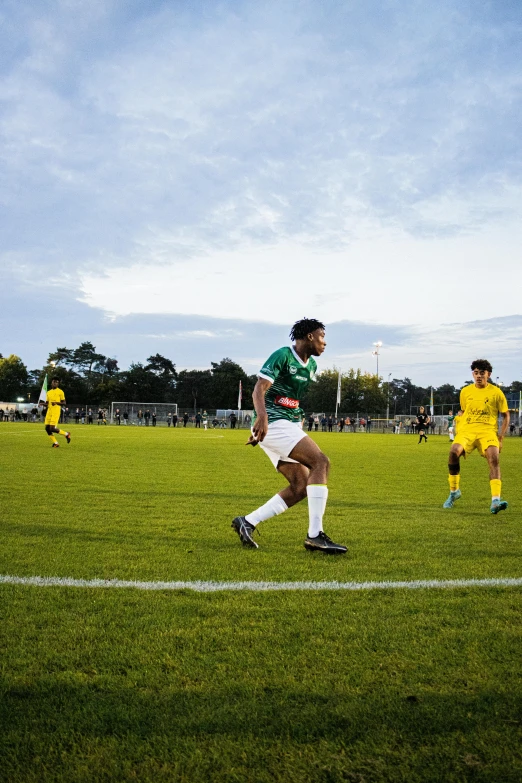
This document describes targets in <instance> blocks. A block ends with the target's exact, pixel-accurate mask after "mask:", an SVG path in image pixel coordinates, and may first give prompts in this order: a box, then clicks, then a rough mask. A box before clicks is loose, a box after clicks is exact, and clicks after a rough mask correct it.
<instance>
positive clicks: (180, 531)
mask: <svg viewBox="0 0 522 783" xmlns="http://www.w3.org/2000/svg"><path fill="white" fill-rule="evenodd" d="M0 432H1V433H2V435H4V440H3V442H4V449H3V451H2V452H1V454H0V468H1V475H2V476H3V480H2V482H1V487H0V508H1V516H2V520H1V525H2V547H1V551H0V573H1V574H13V575H17V576H32V575H38V576H68V577H75V578H88V579H91V578H120V579H136V580H196V579H197V580H227V581H236V580H263V581H264V580H275V581H283V580H284V581H294V580H295V581H297V580H299V581H301V580H314V581H325V580H327V581H331V580H338V581H343V582H344V581H368V580H413V579H434V578H436V579H455V578H485V577H490V578H494V577H518V576H520V549H521V546H520V545H521V539H522V533H521V526H520V512H519V509H520V508H521V506H522V502H521V501H522V498H521V494H522V490H521V488H520V483H519V478H518V477H519V467H518V466H519V465H520V458H521V456H522V439H520V440H519V439H517V438H513V439H508V440H507V442H506V445H505V448H504V451H503V453H502V468H503V474H504V482H503V496H504V497H506V498H507V499H508V500H509V502H510V508H509V510H508V511H507V512H506V513H505V514H501V515H499V516H497V517H494V516H491V515H490V514H489V483H488V479H487V466H486V463H485V461H484V460H482V459H480V458H479V457H478V456H477V455H473V456H472V457H471V458H470V459H468V460H467V461H466V463H464V464H463V471H462V472H463V478H462V490H463V497H462V500H461V501H459V503H458V504H457V506H456V507H455V508H454V509H453V510H451V511H444V510H443V509H442V502H443V501H444V499H445V497H446V496H447V491H448V484H447V452H448V446H449V444H448V442H447V440H446V439H445V438H442V437H432V438H430V439H429V441H428V444H422V445H417V439H416V438H415V437H409V436H405V435H401V436H399V437H396V436H392V435H388V436H380V435H369V436H368V435H364V434H361V435H353V434H343V435H339V434H338V433H332V434H323V433H317V434H314V438H315V439H316V440H317V442H318V443H319V444H320V445H321V447H322V448H323V449H324V451H325V452H326V453H327V454H328V455H329V456H330V458H331V460H332V473H331V481H330V499H329V502H328V507H327V516H326V519H325V529H326V530H327V532H328V533H329V534H330V535H331V536H332V537H333V538H334V539H335V540H339V541H342V542H343V543H346V544H347V545H348V546H349V553H348V555H347V556H346V557H341V558H327V557H324V556H321V555H317V554H311V553H308V552H306V551H305V550H304V548H303V546H302V542H303V539H304V536H305V534H306V526H307V509H306V504H300V506H298V507H296V508H294V509H291V510H290V511H288V512H287V513H286V514H285V515H284V516H281V517H277V518H275V519H273V520H271V521H269V522H267V523H265V524H263V525H262V526H261V531H260V536H259V538H258V541H259V544H260V549H259V550H258V551H249V550H243V549H242V547H241V546H240V544H239V541H238V539H237V536H236V535H235V534H234V533H233V531H232V530H231V529H230V521H231V519H232V517H234V516H235V515H237V514H239V513H247V512H248V511H250V510H252V509H253V508H255V507H257V506H258V505H260V504H261V503H263V502H264V501H265V500H266V499H267V498H268V497H270V496H272V495H273V494H274V493H275V492H276V491H277V490H278V489H279V488H280V486H282V484H281V479H280V477H279V476H278V475H277V474H276V472H275V471H274V470H273V468H272V466H271V464H270V463H269V461H268V459H267V458H266V457H265V456H264V455H263V454H262V452H261V451H260V450H259V449H251V448H245V447H244V445H243V444H244V441H245V440H246V436H245V433H244V432H230V431H225V432H223V431H221V432H219V431H218V432H216V431H209V432H204V431H196V430H185V431H183V430H179V429H178V430H176V431H172V430H167V429H159V428H158V429H152V428H149V429H145V428H143V429H137V428H135V427H132V428H124V427H119V428H117V427H110V428H109V427H103V428H102V427H97V426H94V427H87V426H76V427H74V429H72V433H73V442H72V444H71V445H70V446H66V445H65V442H64V441H63V439H60V443H61V448H60V449H56V450H51V448H50V447H49V441H48V439H47V438H46V436H45V433H44V431H43V429H42V427H41V426H37V425H24V424H17V425H11V424H2V425H1V429H0ZM520 596H521V591H520V590H519V589H513V588H510V589H498V588H487V589H485V588H473V589H469V588H467V589H459V590H451V591H448V590H421V591H407V590H398V591H392V590H382V591H377V592H366V593H344V592H324V593H307V592H304V593H291V592H282V593H271V594H266V593H215V594H211V595H209V594H196V593H193V592H191V591H178V592H168V591H160V592H140V591H135V590H109V589H103V590H89V589H83V590H82V589H75V588H36V587H27V586H13V585H3V586H1V587H0V612H1V620H2V622H1V632H0V641H1V649H0V674H1V682H0V687H1V707H0V710H1V712H0V720H1V722H2V728H3V731H2V732H0V780H4V779H5V780H6V781H9V783H11V781H13V782H18V781H38V782H40V781H44V782H45V783H47V781H60V782H63V783H65V782H67V783H74V782H75V781H86V782H87V781H89V782H90V781H98V780H100V781H136V780H137V781H183V782H184V783H185V782H186V783H193V782H194V783H195V782H196V781H198V782H199V781H201V782H202V783H203V781H217V782H218V783H220V782H221V781H223V783H225V781H226V782H227V783H228V782H229V781H238V782H239V781H241V782H243V781H261V782H263V783H264V781H267V783H268V781H270V783H274V782H279V781H281V782H283V781H284V782H285V783H294V781H295V783H297V782H298V781H299V782H300V781H310V783H312V781H313V782H314V783H316V781H317V782H318V783H323V782H324V783H332V782H333V781H355V782H358V783H365V782H368V783H369V782H370V781H371V782H373V781H375V782H376V783H377V782H379V783H380V782H381V781H383V782H384V781H408V782H411V781H441V782H442V781H444V782H445V781H456V782H457V781H495V782H496V781H498V782H499V783H503V782H504V781H519V780H520V779H521V778H522V754H521V752H520V748H521V739H522V737H521V727H522V703H521V695H522V688H521V667H520V659H521V654H520V651H521V649H522V645H521V638H520V636H521V635H520V628H521V622H520V620H521V601H520Z"/></svg>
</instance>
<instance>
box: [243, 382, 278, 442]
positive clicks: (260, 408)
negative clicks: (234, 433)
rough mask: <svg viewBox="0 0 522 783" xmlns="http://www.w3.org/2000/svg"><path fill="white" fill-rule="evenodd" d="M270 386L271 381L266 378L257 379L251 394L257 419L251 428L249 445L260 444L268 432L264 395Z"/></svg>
mask: <svg viewBox="0 0 522 783" xmlns="http://www.w3.org/2000/svg"><path fill="white" fill-rule="evenodd" d="M271 385H272V381H269V380H267V379H266V378H259V379H258V381H257V383H256V385H255V386H254V391H253V392H252V400H253V402H254V408H255V409H256V413H257V419H256V421H255V424H254V426H253V427H252V430H253V433H252V435H251V436H250V438H249V440H248V442H249V443H254V444H255V443H261V441H263V440H264V438H265V435H266V433H267V432H268V415H267V412H266V407H265V394H266V393H267V391H268V390H269V388H270V387H271Z"/></svg>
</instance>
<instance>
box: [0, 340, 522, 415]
mask: <svg viewBox="0 0 522 783" xmlns="http://www.w3.org/2000/svg"><path fill="white" fill-rule="evenodd" d="M210 364H211V366H210V367H209V368H208V369H207V370H180V371H178V370H177V369H176V365H175V364H174V362H173V361H172V360H171V359H167V358H166V357H165V356H162V355H161V354H159V353H157V354H155V355H154V356H149V357H148V359H147V363H146V364H141V363H140V362H133V363H132V364H131V365H130V367H129V368H128V369H127V370H120V369H119V367H118V362H117V361H116V359H111V358H109V357H107V356H104V355H103V354H101V353H98V352H97V351H96V347H95V346H94V345H93V344H92V343H90V342H83V343H81V345H79V346H78V348H74V349H70V348H57V349H56V351H53V352H52V353H50V354H49V357H48V359H47V363H46V365H45V367H43V368H42V369H40V370H28V369H27V367H26V366H25V364H24V363H23V361H22V359H20V358H19V357H18V356H15V355H11V356H8V357H7V358H3V357H2V355H1V354H0V400H4V401H9V402H15V401H16V400H17V399H18V398H23V399H24V400H25V401H31V402H36V400H37V399H38V395H39V392H40V388H41V385H42V382H43V379H44V376H45V373H48V374H49V376H51V375H57V376H58V377H59V378H60V381H61V385H62V388H63V389H64V391H65V392H66V395H67V401H68V402H69V403H70V404H74V403H82V404H85V405H107V404H108V403H110V402H112V401H113V400H118V401H128V402H144V401H149V402H176V403H177V404H178V406H179V408H182V409H187V410H189V409H190V410H197V409H203V408H206V409H216V408H236V407H237V400H238V390H239V382H240V381H241V383H242V387H243V402H242V407H243V408H252V391H253V389H254V386H255V383H256V380H257V376H256V375H248V374H247V373H246V372H245V371H244V370H243V368H242V367H241V366H240V365H239V364H236V362H233V361H232V359H229V358H224V359H221V361H220V362H211V363H210ZM337 383H338V373H337V370H324V371H323V372H322V373H321V374H320V375H319V376H318V379H317V382H316V383H313V384H311V385H310V387H309V389H308V393H307V395H306V397H305V398H303V400H302V401H301V404H302V407H303V408H304V409H305V410H307V411H325V412H331V411H333V410H334V409H335V400H336V397H337ZM467 383H471V378H467V379H466V378H463V381H462V384H461V386H459V387H456V386H452V385H451V384H449V383H445V384H443V385H442V386H439V387H437V388H434V389H433V401H434V404H435V406H436V407H437V406H439V409H440V406H441V405H444V406H450V405H453V406H456V405H457V404H458V399H459V391H460V388H461V387H462V386H464V385H465V384H467ZM502 388H503V391H504V392H506V393H513V394H514V393H517V394H518V392H519V391H520V390H521V389H522V382H520V381H514V382H513V383H512V384H511V385H510V386H509V387H506V386H503V387H502ZM430 396H431V389H430V387H422V386H416V385H415V384H414V383H412V382H411V380H410V379H409V378H403V379H398V378H394V379H393V380H390V382H389V383H388V382H386V381H382V380H381V379H380V378H378V377H377V375H372V374H371V373H363V372H361V371H360V370H349V371H348V372H346V373H344V375H343V378H342V383H341V402H340V405H339V410H340V411H347V412H353V413H356V412H357V411H359V412H361V413H362V412H364V413H367V414H373V415H377V414H379V413H382V412H383V411H385V410H387V409H389V413H390V417H392V416H395V415H399V414H409V413H411V412H412V411H413V410H416V408H417V407H418V406H419V405H424V406H428V405H429V404H430Z"/></svg>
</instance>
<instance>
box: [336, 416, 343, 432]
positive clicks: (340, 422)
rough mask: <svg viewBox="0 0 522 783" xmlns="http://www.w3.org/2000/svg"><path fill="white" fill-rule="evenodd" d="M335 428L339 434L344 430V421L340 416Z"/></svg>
mask: <svg viewBox="0 0 522 783" xmlns="http://www.w3.org/2000/svg"><path fill="white" fill-rule="evenodd" d="M337 426H338V427H339V432H342V431H343V430H344V419H343V417H342V416H341V418H340V419H339V421H338V422H337Z"/></svg>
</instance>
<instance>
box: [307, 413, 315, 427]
mask: <svg viewBox="0 0 522 783" xmlns="http://www.w3.org/2000/svg"><path fill="white" fill-rule="evenodd" d="M313 426H314V417H313V414H312V413H311V414H310V415H309V417H308V432H311V431H312V427H313Z"/></svg>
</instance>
